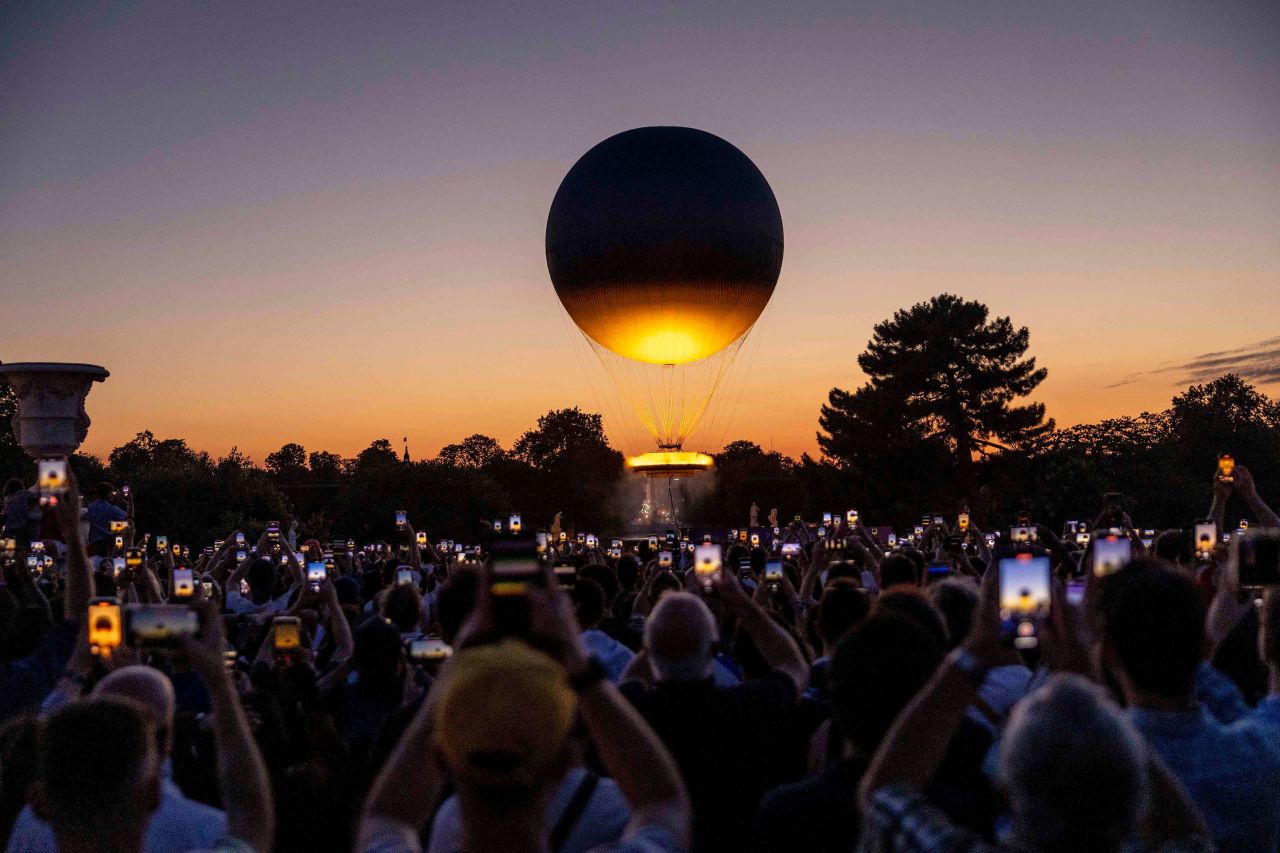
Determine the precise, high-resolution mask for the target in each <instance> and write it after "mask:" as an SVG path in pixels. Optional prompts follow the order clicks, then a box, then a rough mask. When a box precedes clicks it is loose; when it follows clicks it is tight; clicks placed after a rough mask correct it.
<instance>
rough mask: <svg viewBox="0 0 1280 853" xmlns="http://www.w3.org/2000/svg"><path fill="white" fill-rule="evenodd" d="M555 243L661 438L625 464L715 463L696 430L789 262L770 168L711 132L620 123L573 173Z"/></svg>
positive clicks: (616, 376)
mask: <svg viewBox="0 0 1280 853" xmlns="http://www.w3.org/2000/svg"><path fill="white" fill-rule="evenodd" d="M546 248H547V269H548V271H549V272H550V274H551V281H552V283H553V284H554V285H555V289H556V295H557V296H559V298H560V302H561V304H563V305H564V308H565V310H566V311H567V312H568V314H569V317H570V318H571V319H572V321H573V323H574V325H575V326H577V328H578V330H579V331H580V332H581V333H582V335H583V336H584V337H585V339H586V341H587V343H588V344H589V345H590V346H591V349H592V351H593V352H594V353H595V354H596V356H598V357H599V359H600V361H601V363H602V364H603V365H604V367H605V370H606V371H607V372H608V374H609V376H610V377H611V379H612V380H613V382H614V383H615V384H616V385H617V387H618V389H619V391H620V392H621V393H622V395H623V396H624V397H625V398H626V399H627V401H628V403H629V404H630V406H631V408H632V410H633V411H634V412H635V414H636V416H637V418H638V419H639V420H640V422H641V423H642V424H643V426H644V427H645V429H646V430H647V431H648V433H649V434H650V436H651V437H652V438H653V440H654V441H655V443H656V444H657V445H658V449H659V452H658V453H647V454H643V455H642V456H640V457H634V458H632V459H630V460H628V464H629V465H630V466H631V468H632V469H633V470H637V471H641V472H643V473H647V474H649V475H651V476H675V475H678V474H680V473H684V472H687V471H695V470H701V469H705V468H706V467H708V466H709V464H710V462H711V459H710V457H708V456H706V455H705V454H695V453H688V452H684V450H683V448H684V444H685V441H686V440H687V439H688V438H689V435H690V434H691V433H692V432H693V431H694V430H695V429H696V428H697V426H698V424H699V423H700V422H701V420H702V419H703V417H704V415H705V414H706V412H707V409H708V406H709V404H710V403H711V401H712V399H713V397H714V395H715V393H716V390H717V389H718V388H719V387H720V386H721V385H722V383H723V382H724V380H725V377H726V375H727V374H728V371H729V369H730V368H731V367H732V365H733V363H734V360H735V358H736V356H737V354H738V352H739V351H740V350H741V348H742V345H743V342H744V341H745V340H746V338H747V336H748V335H749V334H750V332H751V329H752V327H753V326H754V325H755V323H756V320H758V319H759V317H760V314H761V312H762V311H763V310H764V308H765V306H766V305H767V304H768V302H769V298H770V296H772V294H773V289H774V286H775V285H776V284H777V281H778V273H779V272H780V271H781V269H782V215H781V213H780V212H779V211H778V202H777V200H776V199H775V198H774V196H773V190H771V189H770V188H769V183H768V181H766V180H765V178H764V175H762V174H761V173H760V170H759V169H758V168H756V165H755V164H754V163H752V162H751V160H750V159H749V158H748V157H747V156H746V155H745V154H743V153H742V152H741V151H739V150H738V149H737V148H735V147H734V146H733V145H731V144H729V143H728V142H726V141H725V140H723V139H721V138H720V137H718V136H714V135H712V134H710V133H707V132H705V131H701V130H695V129H693V128H689V127H642V128H636V129H634V130H628V131H625V132H623V133H619V134H617V135H616V136H611V137H609V138H608V139H606V140H604V141H603V142H601V143H599V144H598V145H596V146H595V147H594V148H592V149H591V150H590V151H588V152H587V153H586V154H584V155H582V158H581V159H579V160H578V162H577V163H575V164H574V165H573V168H571V169H570V170H569V172H568V174H567V175H565V177H564V180H563V181H562V182H561V183H560V188H559V189H558V190H557V191H556V195H555V198H554V199H553V200H552V202H551V211H550V213H549V214H548V216H547V239H546Z"/></svg>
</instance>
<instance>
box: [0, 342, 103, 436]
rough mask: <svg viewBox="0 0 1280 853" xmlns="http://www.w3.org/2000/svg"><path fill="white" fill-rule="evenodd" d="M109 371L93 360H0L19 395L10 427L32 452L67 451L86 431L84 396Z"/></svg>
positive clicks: (1, 371) (1, 369)
mask: <svg viewBox="0 0 1280 853" xmlns="http://www.w3.org/2000/svg"><path fill="white" fill-rule="evenodd" d="M110 375H111V374H110V373H108V372H107V369H106V368H105V367H99V366H98V365H96V364H60V363H57V362H50V361H30V362H22V363H17V362H14V363H10V364H0V376H2V377H4V380H5V381H6V382H8V383H9V385H10V386H12V387H13V390H14V393H15V394H16V395H17V397H18V413H17V414H16V415H15V416H14V418H13V433H14V437H15V438H17V440H18V444H19V445H21V446H22V449H23V450H25V451H27V453H29V454H31V456H32V457H34V458H37V459H38V458H40V457H45V456H70V455H71V454H72V453H74V452H75V451H76V448H78V447H79V446H80V445H81V444H82V443H83V442H84V438H85V436H86V435H88V433H89V414H88V412H86V411H85V409H84V399H85V397H87V396H88V395H89V389H90V388H91V387H93V383H95V382H101V381H102V380H104V379H106V378H107V377H108V376H110Z"/></svg>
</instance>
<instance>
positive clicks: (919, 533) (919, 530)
mask: <svg viewBox="0 0 1280 853" xmlns="http://www.w3.org/2000/svg"><path fill="white" fill-rule="evenodd" d="M914 533H915V536H916V538H917V539H919V538H920V537H921V536H923V535H924V527H923V526H921V525H919V524H917V525H916V526H915V530H914Z"/></svg>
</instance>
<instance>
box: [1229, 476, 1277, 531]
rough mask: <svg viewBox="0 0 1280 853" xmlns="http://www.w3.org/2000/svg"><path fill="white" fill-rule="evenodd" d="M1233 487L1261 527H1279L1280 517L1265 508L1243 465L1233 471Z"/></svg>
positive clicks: (1251, 477) (1265, 505) (1269, 508)
mask: <svg viewBox="0 0 1280 853" xmlns="http://www.w3.org/2000/svg"><path fill="white" fill-rule="evenodd" d="M1233 485H1234V486H1235V490H1236V494H1237V495H1239V496H1240V499H1241V500H1242V501H1244V502H1245V504H1246V505H1247V506H1248V507H1249V511H1250V512H1252V513H1253V514H1254V516H1255V517H1256V518H1257V519H1258V521H1259V522H1260V523H1261V524H1262V526H1263V527H1280V516H1277V515H1276V514H1275V512H1274V511H1273V510H1272V509H1271V507H1269V506H1267V503H1266V501H1264V500H1263V499H1262V498H1261V497H1260V496H1259V495H1258V487H1257V485H1256V484H1255V483H1254V482H1253V475H1252V474H1250V473H1249V469H1248V468H1246V467H1244V466H1243V465H1237V466H1236V470H1235V483H1234V484H1233ZM1218 529H1219V530H1221V529H1222V525H1221V524H1219V525H1218Z"/></svg>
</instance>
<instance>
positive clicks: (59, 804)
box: [33, 697, 160, 850]
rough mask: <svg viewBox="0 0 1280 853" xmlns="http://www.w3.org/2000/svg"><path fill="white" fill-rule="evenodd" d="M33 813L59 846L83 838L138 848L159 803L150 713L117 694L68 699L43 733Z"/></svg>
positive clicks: (79, 842)
mask: <svg viewBox="0 0 1280 853" xmlns="http://www.w3.org/2000/svg"><path fill="white" fill-rule="evenodd" d="M37 776H38V783H37V786H36V790H35V796H34V803H33V805H34V807H35V811H36V814H37V815H38V816H39V817H41V818H42V819H44V820H45V821H47V822H48V823H49V824H50V826H51V827H52V828H53V832H54V835H55V837H56V838H57V839H58V842H59V843H58V846H59V848H62V847H63V846H64V842H65V846H67V847H71V848H73V849H74V848H75V847H78V846H84V845H85V840H86V839H94V840H96V841H98V842H100V843H101V842H103V841H106V842H107V843H106V844H105V845H103V846H106V847H114V848H116V849H125V850H128V849H135V850H140V849H141V848H142V836H143V834H144V832H145V831H146V828H147V824H148V822H149V821H150V817H151V814H152V812H154V811H155V810H156V809H157V808H159V806H160V756H159V754H158V753H157V750H156V734H155V729H154V727H153V726H152V724H151V721H150V720H149V719H148V714H147V713H146V712H145V711H143V710H141V709H140V708H138V707H137V706H136V705H135V704H134V703H132V702H130V701H128V700H125V699H120V698H116V697H110V698H108V697H102V698H94V699H87V700H84V701H80V702H72V703H70V704H68V705H65V706H63V707H62V708H61V709H59V710H58V711H56V712H54V714H53V715H52V716H51V717H50V718H49V720H48V722H47V723H46V724H45V726H44V730H43V731H42V732H41V735H40V761H39V770H38V774H37Z"/></svg>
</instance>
